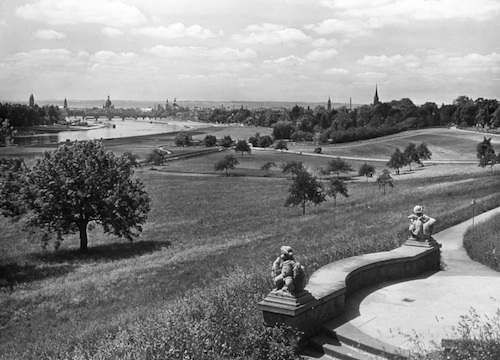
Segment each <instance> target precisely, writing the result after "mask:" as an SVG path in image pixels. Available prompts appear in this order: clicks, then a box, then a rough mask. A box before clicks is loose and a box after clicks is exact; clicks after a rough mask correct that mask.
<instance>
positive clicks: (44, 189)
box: [21, 141, 150, 252]
mask: <svg viewBox="0 0 500 360" xmlns="http://www.w3.org/2000/svg"><path fill="white" fill-rule="evenodd" d="M133 173H134V170H133V167H132V165H131V164H130V161H129V160H128V159H127V158H126V157H124V156H115V155H114V154H113V153H112V152H110V151H105V150H104V146H103V145H102V143H100V142H97V141H84V142H75V143H74V144H72V145H67V144H65V145H61V146H59V148H58V149H56V150H54V151H45V152H44V153H43V156H42V157H41V158H38V159H37V161H36V164H35V165H34V166H33V168H31V169H30V170H28V171H27V172H26V176H25V184H24V187H23V191H22V192H21V193H22V200H23V203H24V206H25V209H26V211H27V213H28V214H29V216H27V219H26V224H27V226H28V228H29V229H35V228H39V229H41V230H42V232H43V237H42V242H43V243H44V245H46V244H47V242H48V241H49V239H50V238H51V237H53V236H56V237H57V239H56V247H57V245H58V244H60V242H61V241H62V240H63V236H64V235H67V234H73V233H76V232H78V233H79V234H80V250H81V251H83V252H85V251H87V244H88V236H87V227H88V225H89V224H91V223H96V224H100V225H101V226H102V229H103V231H104V232H105V233H110V234H113V235H116V236H119V237H125V238H126V239H128V240H130V241H132V240H133V237H135V236H137V235H138V233H137V232H140V231H142V226H141V224H143V223H144V222H145V221H146V218H147V214H148V212H149V209H150V207H149V203H150V198H149V196H148V194H147V193H146V191H145V190H144V185H143V184H142V182H141V181H140V180H139V179H135V180H132V175H133ZM132 229H135V230H136V231H137V232H133V231H132Z"/></svg>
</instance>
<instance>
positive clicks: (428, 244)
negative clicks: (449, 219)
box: [404, 237, 441, 248]
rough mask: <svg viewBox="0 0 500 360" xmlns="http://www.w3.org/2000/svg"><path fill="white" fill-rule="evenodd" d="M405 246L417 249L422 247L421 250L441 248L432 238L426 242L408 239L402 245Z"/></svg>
mask: <svg viewBox="0 0 500 360" xmlns="http://www.w3.org/2000/svg"><path fill="white" fill-rule="evenodd" d="M404 245H405V246H417V247H423V248H433V247H439V248H440V247H441V244H439V243H438V242H437V241H436V240H435V239H434V238H432V237H431V238H430V239H427V240H416V239H414V238H409V239H408V240H406V242H405V243H404Z"/></svg>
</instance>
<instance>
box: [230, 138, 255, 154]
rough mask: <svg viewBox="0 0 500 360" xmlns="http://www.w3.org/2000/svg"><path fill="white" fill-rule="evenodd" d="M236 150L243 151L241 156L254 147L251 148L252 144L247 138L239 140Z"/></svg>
mask: <svg viewBox="0 0 500 360" xmlns="http://www.w3.org/2000/svg"><path fill="white" fill-rule="evenodd" d="M234 151H236V152H241V156H243V153H245V152H246V153H248V154H250V153H251V152H252V149H250V145H248V143H247V142H246V141H245V140H239V141H238V142H237V143H236V146H235V147H234Z"/></svg>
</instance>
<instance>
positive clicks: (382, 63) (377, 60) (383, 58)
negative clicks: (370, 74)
mask: <svg viewBox="0 0 500 360" xmlns="http://www.w3.org/2000/svg"><path fill="white" fill-rule="evenodd" d="M357 63H358V64H360V65H364V66H369V67H374V66H376V67H381V68H384V67H387V68H394V67H395V66H402V67H405V68H415V67H418V66H419V65H420V63H421V61H420V59H419V58H418V57H416V56H415V55H405V56H403V55H394V56H387V55H380V56H371V55H366V56H364V57H363V58H362V59H359V60H358V61H357Z"/></svg>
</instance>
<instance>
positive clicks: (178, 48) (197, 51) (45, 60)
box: [0, 0, 500, 104]
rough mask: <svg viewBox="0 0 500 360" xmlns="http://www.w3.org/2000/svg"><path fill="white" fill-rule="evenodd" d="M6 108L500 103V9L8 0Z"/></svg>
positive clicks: (3, 19)
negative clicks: (83, 102)
mask: <svg viewBox="0 0 500 360" xmlns="http://www.w3.org/2000/svg"><path fill="white" fill-rule="evenodd" d="M2 10H3V11H2V13H0V43H2V47H1V48H0V81H1V82H2V84H4V86H3V87H2V89H0V100H25V98H27V97H28V96H29V94H31V93H34V94H35V96H37V97H38V98H40V99H42V98H44V99H47V100H48V99H63V98H69V99H71V98H73V99H96V98H97V99H99V98H102V97H105V96H107V95H108V94H110V96H111V97H112V98H114V99H137V100H152V101H154V100H161V99H165V98H174V97H175V98H177V99H185V100H190V99H198V100H214V101H223V100H275V101H279V100H283V101H310V102H317V101H326V99H327V98H328V95H329V94H330V96H331V98H332V101H335V102H347V101H348V100H349V98H353V101H354V102H355V103H369V102H371V101H372V99H373V93H374V89H375V85H376V84H377V85H378V89H379V96H380V98H381V100H382V101H390V100H394V99H401V98H404V97H408V98H410V99H412V100H414V102H415V103H424V102H426V101H433V102H436V103H438V104H440V103H443V102H444V103H450V102H451V101H453V100H454V99H455V98H456V97H458V96H460V95H467V96H469V97H471V98H477V97H484V98H500V45H499V44H498V41H497V39H496V37H497V34H498V33H500V1H496V0H304V1H296V0H290V1H287V2H279V3H278V2H269V1H264V0H255V1H253V2H243V1H242V0H234V1H231V2H227V1H222V0H212V1H207V0H204V1H202V0H191V1H189V2H185V1H180V0H164V1H160V0H152V1H147V2H144V1H139V0H86V1H80V0H65V1H59V0H5V1H4V3H3V4H2Z"/></svg>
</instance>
